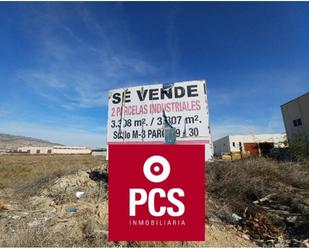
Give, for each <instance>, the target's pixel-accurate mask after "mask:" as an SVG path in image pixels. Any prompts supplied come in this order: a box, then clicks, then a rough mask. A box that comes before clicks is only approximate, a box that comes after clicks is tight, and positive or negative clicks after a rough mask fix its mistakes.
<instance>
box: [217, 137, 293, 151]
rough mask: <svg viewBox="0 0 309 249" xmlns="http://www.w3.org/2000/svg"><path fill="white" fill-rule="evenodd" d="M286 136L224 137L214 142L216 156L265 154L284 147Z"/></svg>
mask: <svg viewBox="0 0 309 249" xmlns="http://www.w3.org/2000/svg"><path fill="white" fill-rule="evenodd" d="M286 139H287V138H286V134H285V133H278V134H249V135H231V136H225V137H223V138H220V139H218V140H216V141H214V152H215V155H216V156H221V155H223V154H225V153H236V152H238V153H239V152H240V153H243V154H246V155H261V154H267V153H269V152H270V150H271V149H272V148H279V147H285V142H286Z"/></svg>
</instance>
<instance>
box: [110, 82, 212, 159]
mask: <svg viewBox="0 0 309 249" xmlns="http://www.w3.org/2000/svg"><path fill="white" fill-rule="evenodd" d="M163 112H165V115H166V117H167V120H168V122H169V124H170V125H171V126H173V127H174V128H175V129H176V143H203V144H205V147H206V160H210V159H211V158H212V156H213V148H212V141H211V135H210V127H209V115H208V102H207V94H206V83H205V81H203V80H197V81H185V82H176V83H172V84H170V85H163V84H155V85H144V86H136V87H129V88H120V89H114V90H111V91H110V92H109V102H108V126H107V143H108V144H110V143H128V142H131V143H163V142H164V116H163Z"/></svg>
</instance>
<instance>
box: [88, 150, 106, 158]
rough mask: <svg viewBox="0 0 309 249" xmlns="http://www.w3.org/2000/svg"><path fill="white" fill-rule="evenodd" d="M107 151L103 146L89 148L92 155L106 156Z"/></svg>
mask: <svg viewBox="0 0 309 249" xmlns="http://www.w3.org/2000/svg"><path fill="white" fill-rule="evenodd" d="M106 154H107V151H106V149H103V148H96V149H92V150H91V155H92V156H105V157H106Z"/></svg>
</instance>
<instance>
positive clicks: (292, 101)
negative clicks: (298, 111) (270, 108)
mask: <svg viewBox="0 0 309 249" xmlns="http://www.w3.org/2000/svg"><path fill="white" fill-rule="evenodd" d="M307 94H309V92H306V93H304V94H303V95H301V96H298V97H296V98H294V99H291V100H290V101H288V102H286V103H285V104H282V105H281V107H282V106H284V105H287V104H289V103H290V102H293V101H295V100H297V99H300V98H303V97H304V96H306V95H307Z"/></svg>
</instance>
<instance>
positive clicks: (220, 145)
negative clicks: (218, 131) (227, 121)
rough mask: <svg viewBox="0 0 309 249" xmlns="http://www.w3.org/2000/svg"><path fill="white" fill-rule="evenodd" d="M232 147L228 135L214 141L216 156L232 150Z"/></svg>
mask: <svg viewBox="0 0 309 249" xmlns="http://www.w3.org/2000/svg"><path fill="white" fill-rule="evenodd" d="M230 149H231V148H230V142H229V137H228V136H226V137H223V138H220V139H218V140H216V141H214V152H215V155H216V156H219V155H221V154H222V153H225V152H230Z"/></svg>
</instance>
